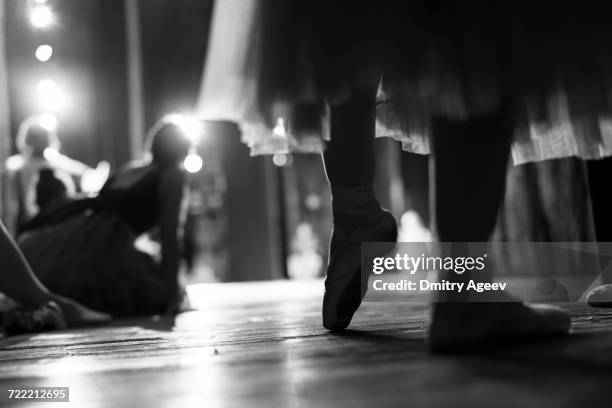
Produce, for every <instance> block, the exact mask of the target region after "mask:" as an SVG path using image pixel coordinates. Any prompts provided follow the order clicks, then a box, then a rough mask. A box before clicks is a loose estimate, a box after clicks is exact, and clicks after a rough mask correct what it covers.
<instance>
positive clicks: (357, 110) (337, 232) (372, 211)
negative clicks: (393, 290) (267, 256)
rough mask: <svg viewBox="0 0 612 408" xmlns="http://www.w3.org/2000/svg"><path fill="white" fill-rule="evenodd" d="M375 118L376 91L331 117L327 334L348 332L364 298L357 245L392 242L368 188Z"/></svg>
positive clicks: (389, 225)
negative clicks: (331, 228)
mask: <svg viewBox="0 0 612 408" xmlns="http://www.w3.org/2000/svg"><path fill="white" fill-rule="evenodd" d="M375 115H376V88H375V87H372V88H370V89H364V90H360V91H355V92H354V94H353V95H352V97H351V98H350V99H349V100H348V101H346V102H345V103H342V104H340V105H339V106H336V107H334V108H333V109H332V112H331V141H330V142H329V143H328V145H327V149H326V151H325V153H324V155H323V161H324V163H325V171H326V174H327V178H328V180H329V184H330V187H331V192H332V208H333V218H334V221H333V222H334V232H333V234H332V239H331V244H330V257H329V264H328V267H327V278H326V280H325V296H324V299H323V325H324V326H325V327H326V328H328V329H330V330H341V329H344V328H345V327H346V326H348V324H349V323H350V321H351V318H352V316H353V314H354V313H355V311H356V310H357V308H358V307H359V305H360V303H361V299H362V297H363V295H364V294H365V291H364V290H362V287H363V288H365V285H362V279H363V278H364V276H363V275H362V273H361V259H360V248H361V242H366V241H378V242H386V241H395V240H396V239H397V226H396V223H395V220H394V219H393V216H392V215H391V214H390V213H388V212H387V211H384V210H382V209H381V208H380V204H379V203H378V201H377V200H376V197H375V195H374V191H373V186H372V185H373V182H374V168H375V150H374V137H375V134H374V130H375ZM366 276H367V275H366Z"/></svg>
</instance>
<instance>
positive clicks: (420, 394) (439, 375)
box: [0, 281, 612, 408]
mask: <svg viewBox="0 0 612 408" xmlns="http://www.w3.org/2000/svg"><path fill="white" fill-rule="evenodd" d="M321 289H322V282H321V281H310V282H268V283H242V284H219V285H201V286H196V287H192V288H190V295H191V296H192V298H193V300H194V306H196V307H197V308H198V310H197V311H194V312H189V313H185V314H182V315H180V316H178V317H177V318H176V319H175V320H169V319H163V318H161V319H147V320H144V319H143V320H138V321H122V322H118V323H117V324H115V325H113V326H112V327H104V328H97V329H89V330H72V331H67V332H56V333H48V334H40V335H35V336H20V337H11V338H5V339H2V340H0V384H1V385H0V390H1V391H2V392H3V393H5V392H6V389H10V388H20V387H26V386H69V387H70V400H71V402H70V404H66V403H61V405H59V404H60V403H58V404H57V405H58V406H62V407H64V406H73V407H140V406H144V407H158V406H159V407H192V406H193V407H215V406H227V407H232V408H234V407H246V406H248V407H325V406H330V407H331V406H333V407H362V406H363V407H375V408H382V407H395V406H410V407H454V408H457V407H470V408H471V407H476V406H485V407H491V406H496V407H538V408H542V407H575V406H578V405H579V404H580V405H582V406H584V407H587V406H588V407H589V408H592V407H597V406H610V400H611V399H612V392H611V391H610V384H611V383H612V312H607V311H604V310H596V309H589V308H587V307H584V306H576V305H574V306H572V307H571V309H572V314H573V330H574V334H573V335H572V336H571V337H570V338H568V339H562V340H555V341H547V342H540V343H537V344H531V345H515V346H513V347H511V348H504V349H501V348H498V349H490V350H486V351H482V352H480V353H478V354H472V355H463V356H432V355H430V354H429V353H428V352H427V350H426V346H425V343H424V327H425V315H426V305H423V304H416V303H386V304H383V303H367V304H365V305H364V307H363V308H362V309H361V310H360V312H359V314H358V316H357V318H356V319H355V324H354V325H353V330H352V331H350V332H347V333H346V334H345V335H332V334H330V333H328V332H326V331H325V330H323V329H322V328H321V327H320V309H319V308H320V301H321V299H320V297H321ZM3 398H4V396H3ZM51 405H56V404H51ZM18 406H20V407H25V406H29V405H28V404H19V405H18ZM31 406H36V407H38V406H40V404H37V403H32V404H31ZM45 406H47V405H45Z"/></svg>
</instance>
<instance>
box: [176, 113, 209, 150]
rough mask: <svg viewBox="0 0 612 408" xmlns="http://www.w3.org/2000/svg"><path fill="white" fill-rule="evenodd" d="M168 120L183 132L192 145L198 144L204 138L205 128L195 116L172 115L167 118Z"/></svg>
mask: <svg viewBox="0 0 612 408" xmlns="http://www.w3.org/2000/svg"><path fill="white" fill-rule="evenodd" d="M167 120H168V121H170V122H171V123H173V124H175V125H177V126H178V127H179V128H180V129H181V131H182V132H183V133H184V134H185V135H186V136H187V137H188V138H189V140H191V143H193V144H197V143H198V141H199V140H200V137H201V136H202V131H203V129H204V126H203V125H202V121H200V120H199V119H198V118H197V117H196V116H194V115H188V114H182V113H172V114H170V115H168V116H167Z"/></svg>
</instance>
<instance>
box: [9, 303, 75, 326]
mask: <svg viewBox="0 0 612 408" xmlns="http://www.w3.org/2000/svg"><path fill="white" fill-rule="evenodd" d="M2 325H3V326H4V330H5V331H6V333H8V334H26V333H40V332H45V331H52V330H64V329H66V328H67V324H66V318H65V317H64V314H63V312H62V309H61V308H60V307H59V306H58V305H57V303H55V302H53V301H49V302H47V303H45V304H44V305H42V306H39V307H36V308H31V307H16V308H14V309H10V310H7V311H6V312H5V313H4V317H3V319H2Z"/></svg>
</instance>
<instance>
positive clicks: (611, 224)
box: [587, 158, 612, 308]
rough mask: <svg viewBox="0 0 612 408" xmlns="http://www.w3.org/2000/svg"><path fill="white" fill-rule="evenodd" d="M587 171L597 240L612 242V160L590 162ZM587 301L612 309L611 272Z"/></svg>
mask: <svg viewBox="0 0 612 408" xmlns="http://www.w3.org/2000/svg"><path fill="white" fill-rule="evenodd" d="M587 169H588V179H589V191H590V195H591V203H592V210H593V221H594V224H595V236H596V239H597V241H598V242H612V211H610V209H611V208H612V196H611V195H610V192H609V191H608V190H609V187H608V185H609V182H608V180H609V178H610V171H611V170H612V158H606V159H602V160H591V161H588V162H587ZM607 258H608V257H602V261H603V263H607ZM602 266H604V267H605V266H606V265H605V264H604V265H602ZM587 301H588V303H589V304H590V305H591V306H595V307H608V308H610V307H612V272H611V271H604V273H603V274H602V285H601V286H599V287H597V288H595V289H593V290H592V291H591V292H590V293H589V294H588V296H587Z"/></svg>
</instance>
